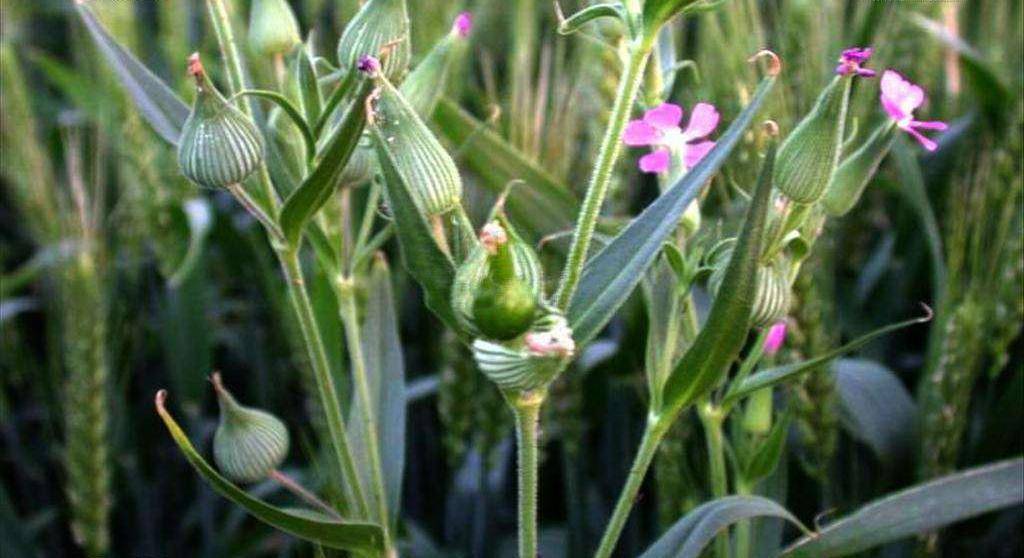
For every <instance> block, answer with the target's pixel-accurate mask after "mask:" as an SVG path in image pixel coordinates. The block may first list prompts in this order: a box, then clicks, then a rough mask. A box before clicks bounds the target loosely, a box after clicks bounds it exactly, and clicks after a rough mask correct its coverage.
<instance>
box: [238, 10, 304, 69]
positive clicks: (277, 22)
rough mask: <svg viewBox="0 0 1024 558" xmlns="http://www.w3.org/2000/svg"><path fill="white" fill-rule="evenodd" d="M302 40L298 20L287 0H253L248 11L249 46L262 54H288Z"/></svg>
mask: <svg viewBox="0 0 1024 558" xmlns="http://www.w3.org/2000/svg"><path fill="white" fill-rule="evenodd" d="M301 42H302V38H301V37H300V35H299V22H298V21H296V20H295V14H294V13H293V12H292V8H291V6H289V5H288V2H287V0H253V3H252V9H251V10H250V11H249V46H250V47H252V50H253V52H255V53H256V54H262V55H264V56H273V55H283V54H288V53H289V52H291V51H292V49H294V48H295V46H296V45H298V44H300V43H301Z"/></svg>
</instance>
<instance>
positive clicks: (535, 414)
mask: <svg viewBox="0 0 1024 558" xmlns="http://www.w3.org/2000/svg"><path fill="white" fill-rule="evenodd" d="M546 396H547V394H546V393H545V392H527V393H524V394H521V395H518V396H514V397H513V398H512V399H511V401H510V403H511V405H512V412H513V413H514V414H515V416H516V441H517V445H518V459H519V558H535V557H536V556H537V428H538V422H539V418H540V408H541V405H542V404H543V403H544V398H545V397H546Z"/></svg>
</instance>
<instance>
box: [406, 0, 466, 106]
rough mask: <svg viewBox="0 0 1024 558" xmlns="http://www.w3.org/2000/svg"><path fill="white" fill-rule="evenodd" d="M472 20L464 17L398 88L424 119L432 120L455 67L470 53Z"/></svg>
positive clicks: (461, 15) (461, 17) (457, 21)
mask: <svg viewBox="0 0 1024 558" xmlns="http://www.w3.org/2000/svg"><path fill="white" fill-rule="evenodd" d="M471 21H472V20H471V19H470V18H469V14H466V13H463V14H460V15H459V17H458V18H457V19H456V21H455V24H454V25H452V30H451V31H450V32H449V33H448V34H447V35H445V36H444V37H442V38H441V40H439V41H438V42H437V44H435V45H434V47H433V48H431V49H430V51H429V52H428V53H427V55H426V56H425V57H423V60H422V61H420V63H419V64H417V65H416V67H415V68H413V70H412V71H411V72H409V75H408V76H407V77H406V78H405V80H404V81H403V82H402V85H401V86H400V87H399V88H398V89H399V91H401V92H402V96H403V97H405V99H406V100H407V101H409V104H410V105H411V106H412V108H413V109H414V110H415V111H416V114H419V115H420V117H421V118H424V119H429V118H430V116H431V114H433V112H434V107H436V106H437V101H438V99H440V98H441V94H442V93H444V87H445V82H447V81H448V76H449V74H450V73H451V68H452V66H453V65H454V64H455V63H457V62H458V60H459V59H460V58H461V57H462V55H463V53H464V52H465V50H466V46H467V44H468V41H467V35H468V34H469V30H470V29H471V27H472V23H471Z"/></svg>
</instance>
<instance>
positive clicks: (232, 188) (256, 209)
mask: <svg viewBox="0 0 1024 558" xmlns="http://www.w3.org/2000/svg"><path fill="white" fill-rule="evenodd" d="M227 189H228V191H229V192H231V195H233V196H235V199H236V200H238V203H239V204H241V205H242V207H244V208H245V210H246V211H248V212H249V214H250V215H252V216H253V217H254V218H255V219H256V220H257V221H259V222H260V224H261V225H263V228H264V229H266V231H267V234H269V235H270V236H271V237H272V238H273V239H274V241H275V242H282V243H283V242H284V233H282V232H281V229H280V227H278V226H277V222H275V221H274V220H273V219H272V218H271V217H270V216H269V215H267V212H266V211H264V210H263V208H262V207H260V204H259V203H257V202H256V200H254V199H252V196H250V195H249V192H246V191H245V188H244V187H243V186H242V185H241V184H238V183H235V184H228V185H227Z"/></svg>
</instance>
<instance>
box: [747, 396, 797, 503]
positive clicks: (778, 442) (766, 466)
mask: <svg viewBox="0 0 1024 558" xmlns="http://www.w3.org/2000/svg"><path fill="white" fill-rule="evenodd" d="M789 423H790V415H789V413H787V414H785V415H784V416H783V417H782V418H780V419H779V420H778V421H776V422H775V425H774V426H772V430H771V432H769V433H768V437H767V438H765V440H764V441H763V442H762V443H761V445H760V446H759V447H758V448H757V451H755V452H754V455H752V456H751V457H750V461H748V462H747V463H746V465H745V466H744V468H743V477H744V480H745V481H746V482H747V484H748V485H750V486H753V485H754V484H756V483H758V482H760V481H761V480H762V479H764V478H766V477H767V476H768V475H770V474H772V473H774V472H775V468H776V467H778V465H779V459H780V458H781V457H782V451H783V450H784V449H785V448H786V435H787V434H789Z"/></svg>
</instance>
